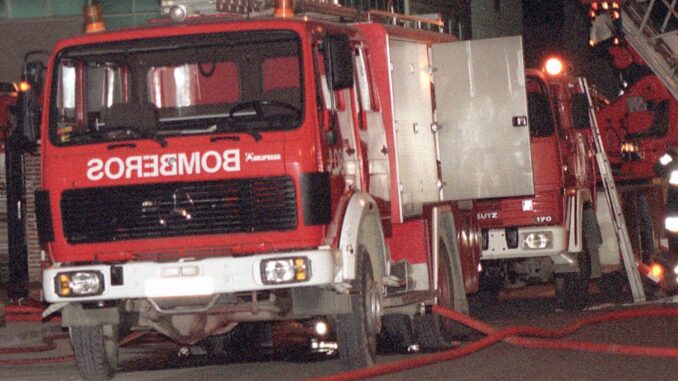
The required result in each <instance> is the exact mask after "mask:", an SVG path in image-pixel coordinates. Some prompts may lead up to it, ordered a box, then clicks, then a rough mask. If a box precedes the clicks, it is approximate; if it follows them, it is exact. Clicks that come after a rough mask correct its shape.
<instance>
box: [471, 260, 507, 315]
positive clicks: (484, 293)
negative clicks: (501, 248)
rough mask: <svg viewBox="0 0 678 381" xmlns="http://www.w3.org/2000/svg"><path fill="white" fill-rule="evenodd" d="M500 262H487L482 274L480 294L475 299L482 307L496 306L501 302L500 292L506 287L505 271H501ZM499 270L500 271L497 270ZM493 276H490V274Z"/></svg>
mask: <svg viewBox="0 0 678 381" xmlns="http://www.w3.org/2000/svg"><path fill="white" fill-rule="evenodd" d="M498 262H499V261H487V262H486V263H485V264H484V265H483V267H484V269H483V272H482V273H480V285H479V290H478V292H477V293H476V294H475V295H474V297H473V299H474V300H475V301H477V303H478V304H480V306H481V307H490V306H494V305H496V304H497V303H498V302H499V292H500V291H501V289H502V287H503V286H504V270H503V269H501V264H499V263H498ZM497 269H499V270H497ZM490 273H491V274H492V275H488V274H490Z"/></svg>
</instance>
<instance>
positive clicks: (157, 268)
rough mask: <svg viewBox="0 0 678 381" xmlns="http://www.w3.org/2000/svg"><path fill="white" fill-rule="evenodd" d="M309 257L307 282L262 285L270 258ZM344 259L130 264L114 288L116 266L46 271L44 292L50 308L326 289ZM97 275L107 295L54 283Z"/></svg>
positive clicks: (314, 256)
mask: <svg viewBox="0 0 678 381" xmlns="http://www.w3.org/2000/svg"><path fill="white" fill-rule="evenodd" d="M287 257H306V258H308V259H309V262H310V274H311V276H310V279H309V280H307V281H305V282H300V283H291V284H280V285H265V284H263V282H262V280H261V273H260V264H261V261H262V260H264V259H269V258H287ZM335 258H340V252H339V251H338V250H331V249H319V250H309V251H298V252H285V253H276V254H260V255H252V256H246V257H219V258H207V259H197V260H181V261H178V262H171V263H165V262H163V263H157V262H128V263H124V264H121V265H117V266H120V267H122V269H123V284H122V285H119V286H114V285H111V265H90V266H88V265H84V266H71V267H52V268H49V269H47V270H45V271H44V272H43V275H42V285H43V286H42V287H43V292H44V296H45V300H46V301H47V302H50V303H56V302H75V301H97V300H116V299H130V298H151V297H163V296H170V295H171V296H191V295H196V296H197V295H205V294H207V295H211V294H222V293H232V292H242V291H259V290H270V289H276V288H290V287H306V286H322V285H328V284H331V283H333V282H334V280H335V274H336V273H337V269H336V267H337V266H338V263H337V261H336V259H335ZM86 270H95V271H99V272H101V273H102V274H103V277H104V284H105V290H104V292H103V294H101V295H95V296H86V297H60V296H58V295H57V293H56V290H55V281H54V278H55V276H56V275H57V274H58V273H62V272H68V271H86Z"/></svg>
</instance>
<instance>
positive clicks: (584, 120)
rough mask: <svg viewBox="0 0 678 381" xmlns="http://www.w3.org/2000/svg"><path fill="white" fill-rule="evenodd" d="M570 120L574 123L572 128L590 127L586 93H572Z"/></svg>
mask: <svg viewBox="0 0 678 381" xmlns="http://www.w3.org/2000/svg"><path fill="white" fill-rule="evenodd" d="M572 122H573V123H574V128H576V129H578V130H582V129H585V128H590V127H591V120H590V119H589V100H588V98H587V97H586V94H573V95H572Z"/></svg>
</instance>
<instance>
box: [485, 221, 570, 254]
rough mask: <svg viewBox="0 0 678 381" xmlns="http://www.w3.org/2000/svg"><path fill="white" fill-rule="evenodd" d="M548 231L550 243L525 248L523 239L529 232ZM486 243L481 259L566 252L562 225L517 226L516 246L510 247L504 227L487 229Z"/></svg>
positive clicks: (565, 240) (564, 233)
mask: <svg viewBox="0 0 678 381" xmlns="http://www.w3.org/2000/svg"><path fill="white" fill-rule="evenodd" d="M537 232H550V233H551V234H552V237H553V239H552V242H551V244H550V245H549V246H548V247H546V248H544V249H527V248H525V247H524V246H525V245H524V244H523V241H524V239H525V237H527V235H528V234H530V233H537ZM487 239H488V245H487V249H484V250H483V252H482V255H481V257H480V259H481V260H491V259H511V258H533V257H550V256H555V255H559V254H562V253H565V252H567V245H568V242H567V232H566V230H565V227H563V226H543V227H523V228H518V239H517V243H518V245H517V247H516V248H510V247H509V246H508V243H507V239H506V230H505V229H504V228H498V229H488V232H487Z"/></svg>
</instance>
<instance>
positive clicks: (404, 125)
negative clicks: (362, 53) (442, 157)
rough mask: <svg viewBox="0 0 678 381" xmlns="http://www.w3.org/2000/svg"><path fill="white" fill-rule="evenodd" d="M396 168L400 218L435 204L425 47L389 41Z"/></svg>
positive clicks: (436, 186)
mask: <svg viewBox="0 0 678 381" xmlns="http://www.w3.org/2000/svg"><path fill="white" fill-rule="evenodd" d="M389 53H390V63H391V88H392V90H393V98H392V101H393V110H394V112H393V113H394V115H393V119H394V121H395V126H394V127H395V132H394V136H395V140H396V142H395V143H396V153H397V155H396V163H397V164H396V166H397V171H398V172H397V176H398V185H399V188H400V200H401V205H400V207H401V212H402V214H401V215H402V216H404V217H410V216H416V215H420V214H421V213H422V209H423V208H422V205H423V203H426V202H432V201H438V199H439V191H438V174H437V163H436V149H435V136H434V133H433V130H432V129H431V126H432V124H433V104H432V101H433V97H432V95H431V75H430V71H431V65H430V62H429V55H428V47H427V46H426V45H425V44H422V43H415V42H409V41H402V40H396V39H389Z"/></svg>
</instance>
